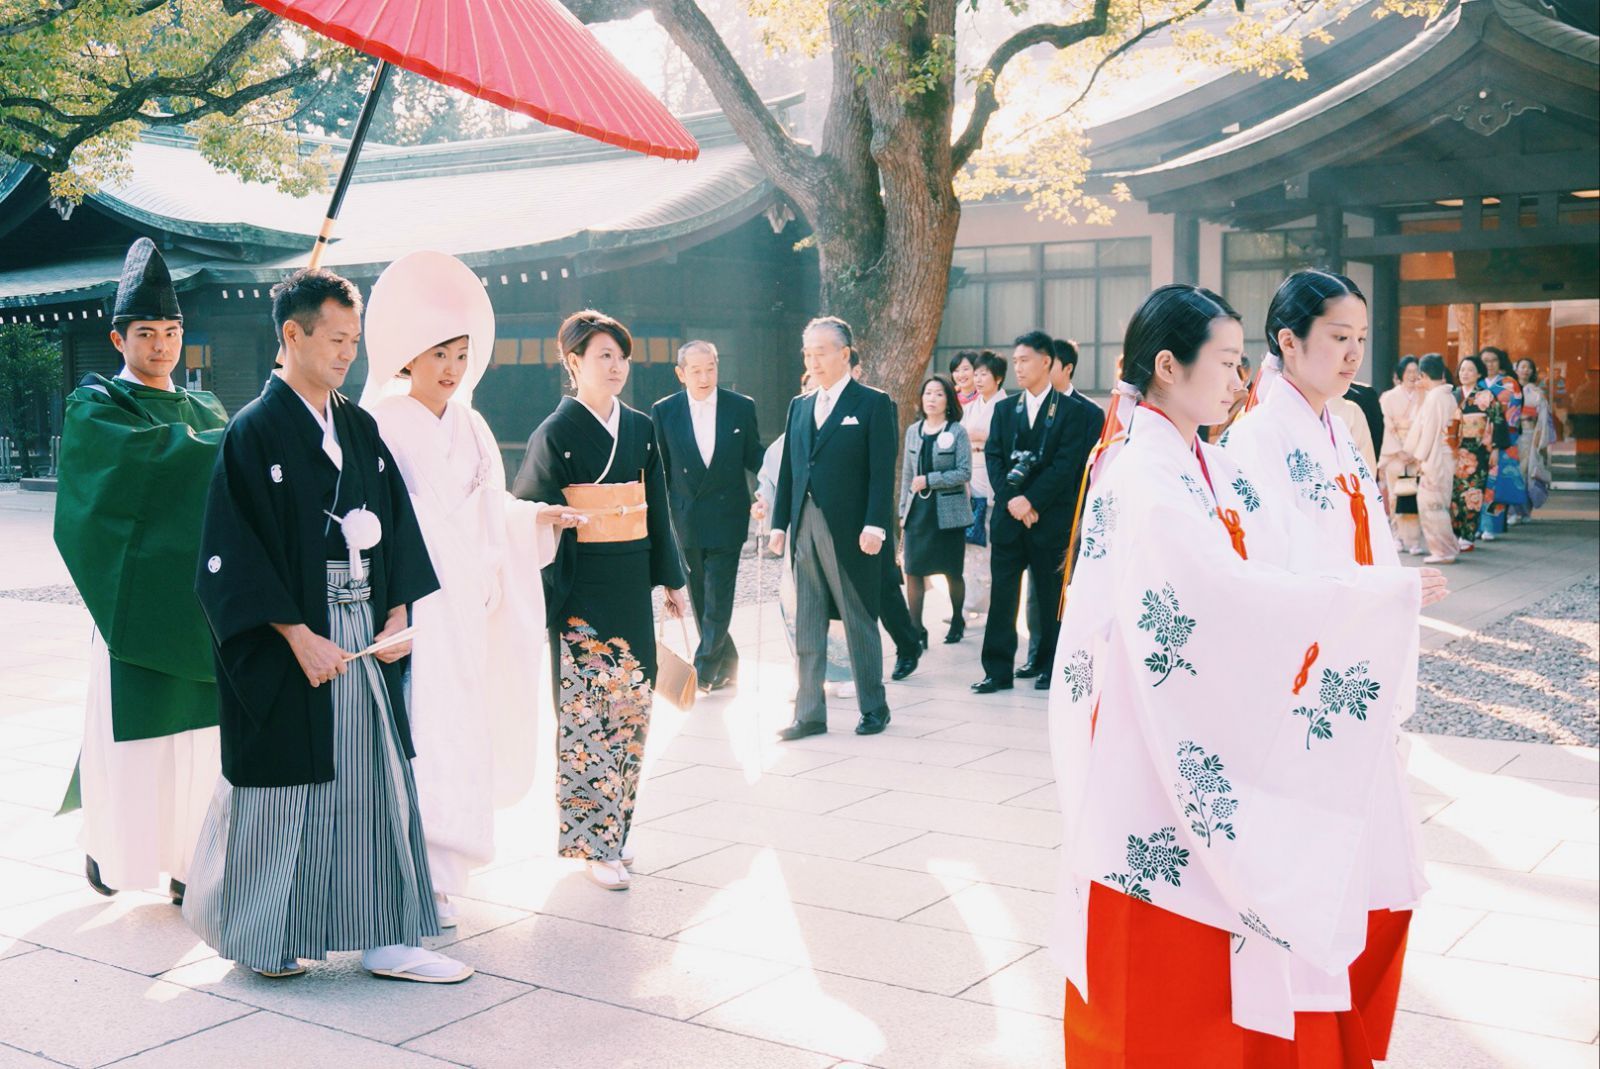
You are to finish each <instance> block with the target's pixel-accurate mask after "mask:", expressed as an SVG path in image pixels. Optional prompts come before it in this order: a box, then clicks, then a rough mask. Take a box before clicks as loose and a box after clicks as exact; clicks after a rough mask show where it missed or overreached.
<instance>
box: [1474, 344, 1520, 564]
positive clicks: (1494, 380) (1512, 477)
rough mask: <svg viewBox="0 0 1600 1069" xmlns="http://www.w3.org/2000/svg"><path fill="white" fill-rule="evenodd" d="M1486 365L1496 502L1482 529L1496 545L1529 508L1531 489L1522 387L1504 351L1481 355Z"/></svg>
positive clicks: (1491, 482)
mask: <svg viewBox="0 0 1600 1069" xmlns="http://www.w3.org/2000/svg"><path fill="white" fill-rule="evenodd" d="M1478 359H1479V360H1481V361H1483V367H1484V372H1485V374H1484V383H1485V384H1486V385H1487V386H1488V389H1489V392H1490V393H1491V394H1492V395H1494V400H1495V406H1494V407H1492V408H1491V409H1490V410H1489V435H1490V437H1489V443H1488V444H1489V488H1490V489H1491V490H1492V491H1493V492H1494V502H1493V504H1492V505H1486V506H1485V507H1484V510H1483V519H1482V520H1481V521H1480V524H1479V526H1480V527H1481V528H1482V530H1483V540H1484V541H1485V542H1493V541H1494V540H1495V539H1496V538H1498V537H1499V536H1501V535H1503V534H1505V533H1506V527H1507V526H1508V519H1509V517H1510V516H1511V511H1512V510H1513V509H1525V508H1527V505H1528V486H1527V483H1526V482H1524V481H1523V476H1522V459H1521V457H1520V456H1519V455H1518V451H1517V447H1518V444H1519V442H1518V440H1519V439H1520V438H1521V437H1522V384H1521V383H1520V382H1518V381H1517V377H1516V375H1515V374H1513V373H1512V367H1511V358H1510V357H1508V356H1507V355H1506V351H1505V350H1504V349H1501V348H1498V347H1497V346H1493V345H1491V346H1488V347H1487V348H1485V349H1483V350H1482V351H1481V352H1479V353H1478Z"/></svg>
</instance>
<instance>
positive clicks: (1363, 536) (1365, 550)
mask: <svg viewBox="0 0 1600 1069" xmlns="http://www.w3.org/2000/svg"><path fill="white" fill-rule="evenodd" d="M1334 483H1335V484H1337V485H1338V487H1339V489H1341V490H1343V491H1344V492H1345V495H1346V496H1348V497H1349V498H1350V517H1351V519H1353V520H1355V521H1356V547H1355V548H1356V563H1357V564H1363V565H1365V564H1371V563H1372V530H1371V525H1370V522H1369V521H1368V518H1367V495H1366V494H1363V493H1362V492H1361V479H1360V477H1359V476H1356V475H1341V476H1339V477H1338V478H1337V479H1335V480H1334Z"/></svg>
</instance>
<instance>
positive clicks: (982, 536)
mask: <svg viewBox="0 0 1600 1069" xmlns="http://www.w3.org/2000/svg"><path fill="white" fill-rule="evenodd" d="M988 518H989V499H988V498H986V497H978V496H977V495H976V494H974V495H973V497H972V522H971V523H969V524H968V525H967V545H969V546H979V547H982V546H987V545H988V544H989V525H988V524H987V523H985V522H984V521H985V520H987V519H988Z"/></svg>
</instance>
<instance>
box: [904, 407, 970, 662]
mask: <svg viewBox="0 0 1600 1069" xmlns="http://www.w3.org/2000/svg"><path fill="white" fill-rule="evenodd" d="M971 482H972V442H971V440H970V439H969V438H968V437H967V430H966V428H965V427H963V426H962V425H961V402H960V401H958V400H956V390H955V387H954V386H953V385H951V383H950V380H949V379H946V378H945V377H943V376H942V375H934V376H933V377H932V378H929V379H928V380H927V381H926V382H924V383H923V384H922V418H921V419H919V420H918V421H917V422H915V423H913V424H912V425H911V426H909V427H907V428H906V441H905V458H904V461H903V464H902V468H901V477H900V522H901V525H902V527H903V528H904V530H905V535H904V541H903V551H904V557H905V568H904V570H905V575H906V601H907V603H908V605H909V607H910V609H911V620H912V622H913V623H914V624H915V625H916V628H917V631H918V632H919V633H920V634H921V636H922V644H923V645H924V646H926V645H927V644H928V631H927V629H926V628H925V627H923V626H922V600H923V597H924V595H926V593H927V590H928V577H929V576H930V575H942V576H944V578H945V582H946V583H947V584H948V585H949V587H950V610H951V612H950V630H949V632H948V633H946V634H945V636H944V640H945V641H946V642H960V641H961V636H962V635H963V634H964V633H965V632H966V626H967V625H966V617H965V616H963V615H962V614H961V604H962V602H963V601H965V600H966V594H967V586H966V582H965V581H964V580H963V579H962V561H963V559H964V558H965V556H966V531H967V527H968V525H970V524H971V523H972V500H971V497H970V496H969V494H968V486H969V484H970V483H971Z"/></svg>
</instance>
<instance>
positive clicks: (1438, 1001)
mask: <svg viewBox="0 0 1600 1069" xmlns="http://www.w3.org/2000/svg"><path fill="white" fill-rule="evenodd" d="M1400 1005H1401V1007H1402V1008H1404V1009H1408V1010H1414V1011H1416V1012H1418V1013H1426V1014H1430V1015H1432V1016H1435V1017H1448V1018H1450V1019H1452V1020H1458V1021H1468V1022H1471V1023H1473V1024H1483V1025H1491V1026H1493V1027H1496V1028H1510V1029H1515V1030H1517V1031H1520V1032H1533V1033H1535V1034H1537V1035H1542V1036H1551V1037H1554V1038H1556V1039H1570V1040H1575V1041H1579V1042H1585V1043H1586V1042H1589V1041H1590V1040H1592V1039H1594V1037H1595V1033H1596V1029H1600V983H1596V982H1595V981H1593V980H1585V979H1577V978H1574V977H1571V976H1563V975H1560V974H1556V973H1548V972H1536V971H1534V970H1533V969H1519V968H1515V967H1513V966H1510V965H1490V964H1486V963H1484V962H1477V961H1468V960H1466V959H1465V958H1461V957H1457V956H1455V955H1451V956H1449V957H1439V956H1437V955H1434V954H1408V955H1407V956H1406V973H1405V982H1404V983H1403V984H1402V985H1401V987H1400Z"/></svg>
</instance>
